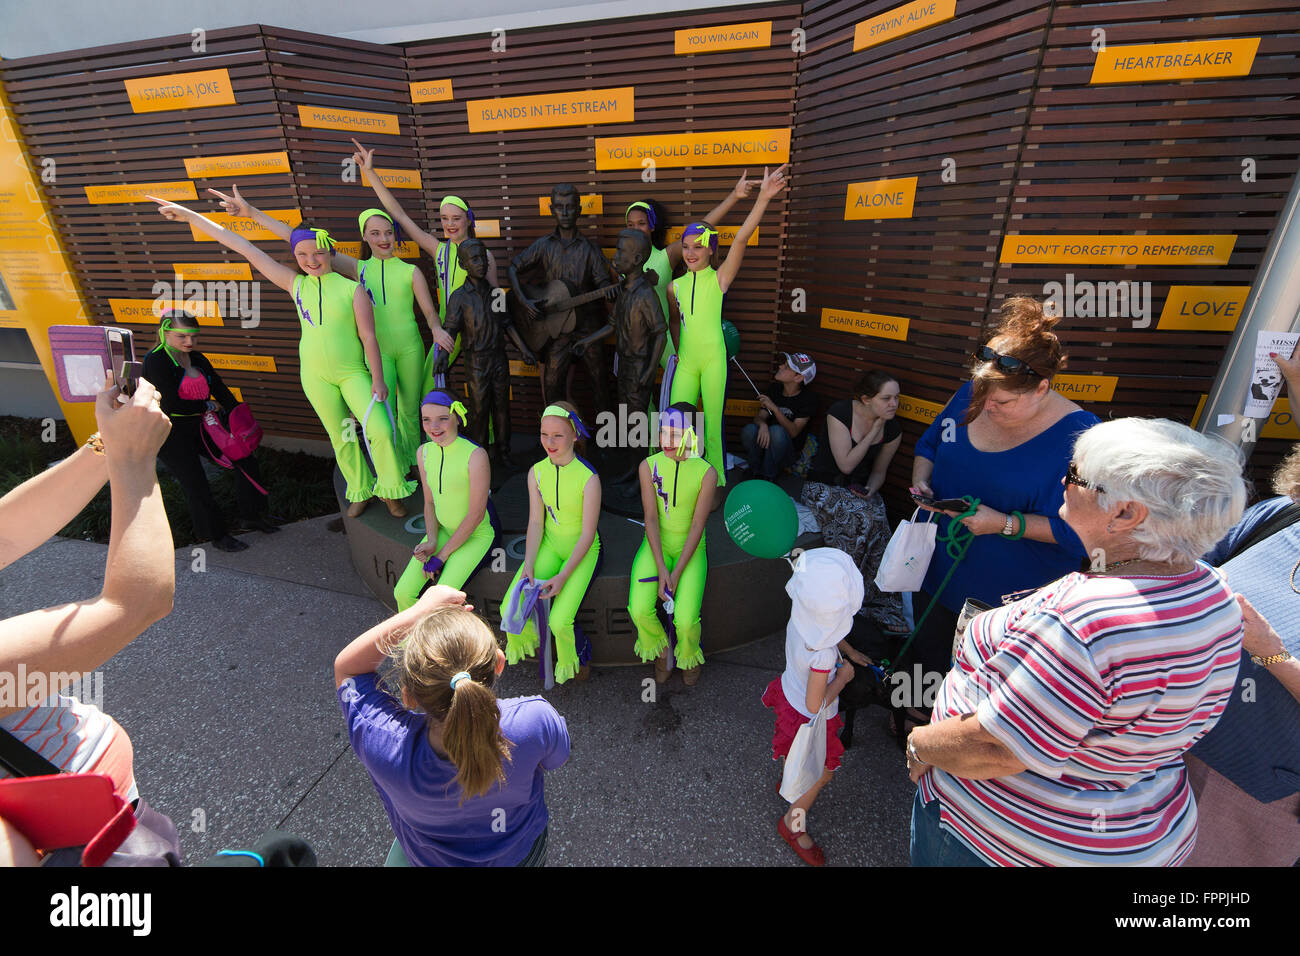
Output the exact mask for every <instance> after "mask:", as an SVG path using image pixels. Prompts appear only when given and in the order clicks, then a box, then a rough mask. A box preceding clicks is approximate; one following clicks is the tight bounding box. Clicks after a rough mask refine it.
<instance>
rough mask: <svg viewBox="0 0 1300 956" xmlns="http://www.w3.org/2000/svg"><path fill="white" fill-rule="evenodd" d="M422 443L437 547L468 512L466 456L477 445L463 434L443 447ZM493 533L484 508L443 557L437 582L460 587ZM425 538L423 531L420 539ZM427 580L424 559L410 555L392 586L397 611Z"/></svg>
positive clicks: (411, 601) (409, 602) (410, 601)
mask: <svg viewBox="0 0 1300 956" xmlns="http://www.w3.org/2000/svg"><path fill="white" fill-rule="evenodd" d="M422 447H423V449H424V480H425V483H426V487H427V488H428V489H429V495H430V497H432V498H433V514H434V517H436V518H437V519H438V548H437V550H439V551H441V550H442V548H443V546H444V545H446V543H447V542H448V541H449V540H450V539H451V536H452V535H453V534H455V533H456V530H457V529H458V528H459V527H460V525H461V522H463V521H464V520H465V518H466V517H467V516H468V515H469V490H470V489H469V456H470V455H472V454H473V453H474V450H475V449H476V448H478V447H479V446H478V445H476V444H474V442H472V441H470V440H469V439H468V438H466V437H464V436H463V435H457V436H456V440H455V441H454V442H452V443H451V444H450V445H449V446H447V447H446V448H443V447H442V446H441V445H439V444H438V443H437V442H432V441H430V442H425V443H424V445H423V446H422ZM495 536H496V532H495V531H494V529H493V528H492V521H491V519H490V518H489V517H488V512H487V509H486V508H485V509H483V520H482V521H480V522H479V523H478V527H476V528H475V529H474V533H473V534H471V535H470V536H469V537H468V538H467V539H465V541H464V543H463V544H461V546H460V547H459V548H457V549H456V550H455V551H453V552H452V553H451V557H449V558H448V559H447V563H446V564H445V565H444V566H443V569H442V574H440V575H439V576H438V583H439V584H445V585H447V586H448V587H451V588H460V587H461V586H462V585H463V584H464V583H465V582H466V581H468V580H469V576H470V574H472V573H473V571H474V569H475V568H476V567H478V565H479V562H480V561H482V560H483V556H484V555H485V554H487V553H488V549H489V548H491V547H492V539H493V538H494V537H495ZM428 540H429V536H428V535H427V534H426V535H425V536H424V537H423V538H421V539H420V543H421V544H423V543H424V542H426V541H428ZM427 580H428V575H426V574H425V573H424V562H423V561H421V560H420V559H419V558H412V559H411V563H410V564H408V565H407V566H406V570H405V571H403V572H402V576H401V577H400V578H399V579H398V581H397V587H395V588H394V589H393V597H394V598H396V599H397V609H398V610H399V611H405V610H406V609H407V608H408V607H410V606H411V605H413V604H414V603H415V602H416V600H417V599H418V598H419V597H420V591H422V590H423V589H424V582H425V581H427Z"/></svg>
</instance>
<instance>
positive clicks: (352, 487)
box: [155, 194, 415, 518]
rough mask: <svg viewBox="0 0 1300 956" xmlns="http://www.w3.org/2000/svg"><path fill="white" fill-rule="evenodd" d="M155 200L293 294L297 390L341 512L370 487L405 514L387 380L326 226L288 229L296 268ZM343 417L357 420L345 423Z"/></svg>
mask: <svg viewBox="0 0 1300 956" xmlns="http://www.w3.org/2000/svg"><path fill="white" fill-rule="evenodd" d="M218 195H220V194H218ZM222 198H223V199H228V197H222ZM155 201H156V202H158V203H159V206H160V209H159V212H161V213H162V215H163V216H164V217H166V218H167V219H171V220H174V221H185V222H187V223H188V224H189V225H190V226H191V227H192V228H193V229H195V230H198V231H201V232H204V233H206V234H207V235H209V236H212V238H214V239H216V240H217V241H218V242H220V243H221V244H222V245H223V246H225V247H226V248H227V249H230V250H231V251H232V252H237V253H239V254H240V255H242V256H243V257H244V258H245V259H247V260H248V261H249V263H250V264H251V265H252V266H253V267H254V268H256V269H257V271H258V272H260V273H261V274H262V275H263V276H265V277H266V278H267V279H268V280H269V281H270V282H272V283H274V284H275V285H277V286H279V287H280V288H281V289H283V290H284V291H285V292H287V293H289V295H290V296H291V297H292V298H293V299H294V305H295V307H296V308H297V310H298V318H299V322H300V324H301V329H302V336H301V338H300V339H299V342H298V360H299V367H300V374H301V379H302V390H303V393H304V394H305V395H306V396H307V400H308V401H309V402H311V405H312V408H313V409H314V410H315V412H316V415H317V417H318V418H319V419H320V422H321V424H322V425H323V426H324V427H325V431H326V433H327V434H328V435H329V439H330V444H331V445H332V446H333V447H334V457H335V459H336V460H337V462H338V466H339V471H341V472H342V473H343V477H344V479H345V480H346V482H347V499H348V501H350V502H351V503H352V504H351V506H350V507H349V508H348V515H349V516H351V517H356V516H358V515H360V514H361V512H362V511H364V510H365V506H366V503H367V502H368V501H369V500H370V499H371V497H373V496H376V495H377V496H379V497H380V498H382V499H384V501H385V503H386V504H387V505H388V510H389V512H390V513H392V514H393V515H394V516H395V517H399V518H400V517H405V516H406V509H405V508H403V507H402V503H401V502H402V499H404V498H406V497H408V496H409V495H410V494H411V492H413V491H414V490H415V482H408V481H406V480H405V478H404V477H403V469H402V468H401V466H400V465H399V464H398V458H397V453H396V450H395V449H394V447H393V429H392V426H391V424H390V422H389V420H388V412H387V411H386V410H385V408H384V404H383V403H384V401H385V400H386V399H387V397H388V386H387V384H385V382H384V376H383V359H382V357H381V356H380V353H379V343H378V341H377V340H376V338H375V327H374V315H373V313H372V311H371V308H370V299H369V298H368V297H367V296H366V293H365V292H364V291H363V290H362V289H361V287H360V286H359V285H357V283H355V282H353V281H352V280H351V279H348V278H346V277H345V276H342V275H339V274H338V273H337V272H335V271H334V270H333V268H332V266H331V264H330V255H331V245H332V242H333V241H332V240H331V239H330V237H329V234H328V233H326V232H325V231H324V230H323V229H311V228H309V227H306V226H299V227H298V228H297V229H295V230H293V231H292V233H291V234H290V237H289V242H290V248H291V249H292V250H293V254H294V258H295V259H297V261H298V265H299V266H300V267H301V268H302V270H303V271H302V272H301V273H299V272H295V271H294V270H293V269H291V268H289V267H288V266H286V265H284V264H282V263H279V262H276V261H275V260H274V259H272V258H271V257H270V256H269V255H267V254H266V253H265V252H263V251H262V250H261V249H258V248H257V247H256V246H254V245H253V244H252V243H251V242H249V241H248V240H247V239H245V238H244V237H243V236H240V235H237V234H235V233H233V232H231V231H230V230H228V229H225V228H223V227H222V226H219V225H217V224H216V223H215V222H213V221H212V220H210V219H208V218H207V217H206V216H202V215H199V214H198V213H196V212H194V211H193V210H190V209H186V208H185V207H184V206H180V205H177V204H176V203H169V202H164V201H163V200H155ZM372 399H373V401H372ZM349 413H350V414H349ZM350 418H352V419H355V421H356V423H358V424H356V425H350V424H349V419H350ZM363 440H364V441H367V442H368V443H369V446H370V454H371V457H372V458H373V459H374V462H375V467H376V468H377V469H378V471H379V476H378V479H376V477H375V474H374V472H372V471H371V470H370V466H369V465H368V464H367V463H366V460H365V456H364V455H363V454H362V452H361V442H362V441H363Z"/></svg>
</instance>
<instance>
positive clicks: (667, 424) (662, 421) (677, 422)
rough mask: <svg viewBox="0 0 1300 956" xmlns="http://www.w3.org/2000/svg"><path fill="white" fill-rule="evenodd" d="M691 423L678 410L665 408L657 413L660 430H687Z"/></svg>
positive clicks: (685, 415) (683, 413)
mask: <svg viewBox="0 0 1300 956" xmlns="http://www.w3.org/2000/svg"><path fill="white" fill-rule="evenodd" d="M691 424H692V422H691V421H690V420H689V417H688V416H687V414H686V412H684V411H682V410H681V409H680V408H665V409H664V410H663V411H662V412H660V413H659V427H660V428H689V427H690V426H691Z"/></svg>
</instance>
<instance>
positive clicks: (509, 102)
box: [465, 86, 636, 133]
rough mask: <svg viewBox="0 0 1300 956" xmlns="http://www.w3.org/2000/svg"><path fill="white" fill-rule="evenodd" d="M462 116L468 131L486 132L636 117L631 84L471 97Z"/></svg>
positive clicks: (605, 121)
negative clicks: (515, 94)
mask: <svg viewBox="0 0 1300 956" xmlns="http://www.w3.org/2000/svg"><path fill="white" fill-rule="evenodd" d="M465 117H466V119H467V120H468V121H469V131H470V132H471V133H488V132H498V131H501V130H511V129H544V128H547V127H551V126H588V125H591V124H593V123H630V122H632V120H634V119H635V118H636V106H635V97H634V90H633V87H630V86H620V87H616V88H613V89H606V90H574V91H572V92H569V93H541V94H538V95H536V96H502V97H500V98H498V99H491V100H470V101H468V102H467V103H466V104H465Z"/></svg>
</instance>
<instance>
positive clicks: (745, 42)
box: [673, 20, 772, 56]
mask: <svg viewBox="0 0 1300 956" xmlns="http://www.w3.org/2000/svg"><path fill="white" fill-rule="evenodd" d="M771 45H772V21H771V20H762V21H760V22H757V23H731V24H728V25H727V26H724V27H703V28H701V29H699V30H675V31H673V53H675V54H677V55H678V56H684V55H685V54H688V53H720V52H722V51H723V50H756V49H759V48H761V47H769V46H771Z"/></svg>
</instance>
